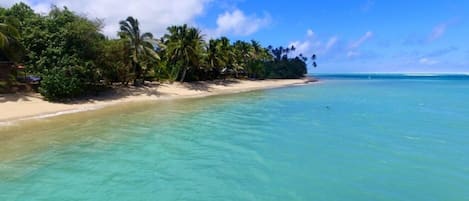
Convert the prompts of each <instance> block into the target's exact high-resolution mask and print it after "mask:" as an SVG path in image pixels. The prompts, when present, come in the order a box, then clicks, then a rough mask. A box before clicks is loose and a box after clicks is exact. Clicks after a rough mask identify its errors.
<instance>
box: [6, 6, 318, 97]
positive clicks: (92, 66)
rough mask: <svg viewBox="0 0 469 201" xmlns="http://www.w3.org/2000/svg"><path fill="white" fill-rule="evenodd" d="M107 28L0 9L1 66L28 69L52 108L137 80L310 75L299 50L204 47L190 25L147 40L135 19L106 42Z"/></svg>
mask: <svg viewBox="0 0 469 201" xmlns="http://www.w3.org/2000/svg"><path fill="white" fill-rule="evenodd" d="M7 22H8V23H7ZM101 26H102V24H101V21H99V20H89V19H87V18H85V17H83V16H80V15H77V14H75V13H74V12H72V11H70V10H68V9H67V8H63V9H61V8H57V7H53V8H52V9H51V11H50V12H49V13H48V14H47V15H39V14H37V13H35V12H34V10H32V9H31V8H30V7H29V6H28V5H26V4H24V3H18V4H15V5H14V6H12V7H11V8H9V9H4V8H0V50H1V51H0V59H2V57H3V58H4V59H9V60H14V61H17V62H20V63H23V64H25V66H26V68H27V71H28V73H32V74H35V75H40V76H42V77H43V82H42V83H41V87H40V92H41V93H42V94H43V95H44V96H45V97H46V98H48V99H49V100H64V99H68V98H75V97H79V96H81V95H83V94H85V93H84V92H88V91H94V90H96V88H97V87H98V86H103V84H107V85H110V84H112V83H114V82H121V83H122V84H124V85H127V84H128V83H129V82H130V81H132V80H133V82H134V84H135V85H141V84H144V81H145V80H146V79H151V80H158V81H161V80H169V81H171V82H172V81H176V80H179V81H181V82H184V81H198V80H213V79H224V78H226V77H236V78H251V79H264V78H298V77H302V76H304V74H305V73H306V58H304V57H303V56H299V57H296V58H288V55H289V53H290V52H292V51H294V47H291V48H283V47H279V48H275V49H274V48H272V47H269V48H264V47H262V46H261V45H260V43H259V42H257V41H254V40H253V41H250V42H246V41H236V42H234V43H232V42H230V40H229V39H228V38H227V37H220V38H215V39H210V40H209V41H205V40H204V35H203V34H202V33H201V31H200V30H199V29H197V28H195V27H190V26H188V25H181V26H171V27H168V29H167V30H168V33H167V34H166V35H164V36H163V37H161V38H160V39H155V38H154V37H153V35H152V34H151V33H142V32H141V31H140V24H139V22H138V20H137V19H135V18H133V17H127V18H126V19H125V20H123V21H121V22H120V23H119V26H120V31H119V32H118V35H119V37H120V39H108V38H105V37H104V36H103V35H102V34H101V33H100V28H101ZM21 50H25V51H21ZM23 55H24V56H23ZM314 59H315V56H313V61H314ZM313 65H315V63H313Z"/></svg>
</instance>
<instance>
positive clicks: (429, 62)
mask: <svg viewBox="0 0 469 201" xmlns="http://www.w3.org/2000/svg"><path fill="white" fill-rule="evenodd" d="M419 63H420V64H424V65H434V64H437V63H438V61H436V60H433V59H430V58H427V57H423V58H421V59H420V60H419Z"/></svg>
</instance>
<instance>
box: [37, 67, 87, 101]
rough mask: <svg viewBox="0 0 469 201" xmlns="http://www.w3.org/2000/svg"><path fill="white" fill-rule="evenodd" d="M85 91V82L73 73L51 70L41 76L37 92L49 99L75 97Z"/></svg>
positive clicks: (58, 99)
mask: <svg viewBox="0 0 469 201" xmlns="http://www.w3.org/2000/svg"><path fill="white" fill-rule="evenodd" d="M83 92H85V83H84V82H83V81H82V80H80V79H79V78H78V76H76V75H74V74H69V73H66V72H65V71H63V70H53V71H52V72H50V73H48V74H47V75H44V76H43V80H42V82H41V86H40V87H39V93H41V95H43V96H44V97H45V98H46V99H47V100H50V101H62V100H66V99H69V98H75V97H78V96H79V95H81V94H83Z"/></svg>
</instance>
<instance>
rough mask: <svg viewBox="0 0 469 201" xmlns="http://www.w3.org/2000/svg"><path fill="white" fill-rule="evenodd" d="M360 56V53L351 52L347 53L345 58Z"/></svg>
mask: <svg viewBox="0 0 469 201" xmlns="http://www.w3.org/2000/svg"><path fill="white" fill-rule="evenodd" d="M360 55H361V53H360V52H357V51H353V50H351V51H348V52H347V58H353V57H357V56H360Z"/></svg>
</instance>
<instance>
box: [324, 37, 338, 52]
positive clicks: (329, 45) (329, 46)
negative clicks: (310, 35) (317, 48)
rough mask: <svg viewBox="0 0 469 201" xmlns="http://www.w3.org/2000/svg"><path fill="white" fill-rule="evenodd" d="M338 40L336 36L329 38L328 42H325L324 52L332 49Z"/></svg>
mask: <svg viewBox="0 0 469 201" xmlns="http://www.w3.org/2000/svg"><path fill="white" fill-rule="evenodd" d="M338 40H339V38H337V36H333V37H331V38H329V40H328V41H327V44H326V47H325V51H328V50H330V49H332V48H333V47H334V46H335V45H336V44H337V41H338Z"/></svg>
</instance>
